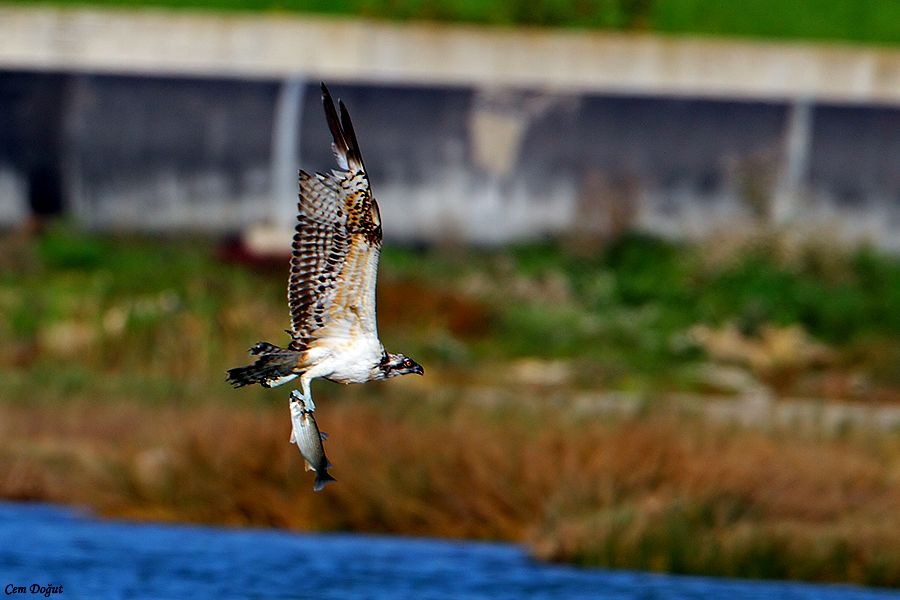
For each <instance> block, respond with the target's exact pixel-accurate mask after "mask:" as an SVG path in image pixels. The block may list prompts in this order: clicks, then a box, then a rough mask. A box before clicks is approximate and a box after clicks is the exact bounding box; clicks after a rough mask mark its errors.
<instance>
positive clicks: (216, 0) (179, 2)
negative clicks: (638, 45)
mask: <svg viewBox="0 0 900 600" xmlns="http://www.w3.org/2000/svg"><path fill="white" fill-rule="evenodd" d="M5 1H6V2H7V3H8V2H10V1H11V0H5ZM19 1H20V2H23V3H24V2H26V1H27V3H28V4H33V2H32V0H19ZM45 3H49V4H59V5H75V6H77V5H99V6H119V7H141V6H157V7H167V8H196V9H217V10H249V11H266V12H301V13H320V14H328V15H338V16H342V15H349V16H363V17H370V18H378V19H393V20H401V21H405V20H424V21H446V22H461V23H477V24H487V25H501V26H515V25H529V26H542V27H572V28H596V29H610V30H619V31H658V32H664V33H675V34H706V35H719V36H746V37H757V38H774V39H810V40H839V41H853V42H865V43H877V44H898V43H900V6H898V4H897V2H895V1H894V0H864V1H862V2H860V1H858V0H751V1H749V2H741V3H736V2H728V1H727V0H587V1H583V0H582V1H576V0H562V1H552V2H551V1H539V2H529V1H528V0H487V1H478V0H453V1H450V2H436V1H422V0H399V1H397V0H341V1H339V2H329V1H325V0H45Z"/></svg>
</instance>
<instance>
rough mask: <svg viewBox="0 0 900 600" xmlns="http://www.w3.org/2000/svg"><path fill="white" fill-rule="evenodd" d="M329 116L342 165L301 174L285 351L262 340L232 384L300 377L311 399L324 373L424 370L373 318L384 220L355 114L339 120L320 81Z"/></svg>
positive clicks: (337, 376) (366, 375)
mask: <svg viewBox="0 0 900 600" xmlns="http://www.w3.org/2000/svg"><path fill="white" fill-rule="evenodd" d="M322 104H323V105H324V107H325V118H326V120H327V121H328V127H329V129H330V130H331V135H332V137H333V138H334V143H333V144H332V145H331V148H332V150H333V152H334V157H335V159H336V160H337V164H338V168H337V169H333V170H332V171H331V173H327V174H326V173H316V174H315V175H310V174H309V173H307V172H305V171H302V170H301V171H300V200H299V202H298V215H297V227H296V233H295V234H294V241H293V246H292V253H291V273H290V277H289V280H288V294H287V296H288V306H289V308H290V313H291V329H290V330H288V333H289V334H290V336H291V341H290V344H289V345H288V347H287V348H280V347H278V346H275V345H274V344H270V343H268V342H259V343H258V344H256V345H255V346H253V347H252V348H250V350H249V352H250V354H251V355H253V356H256V357H257V359H256V362H254V363H253V364H252V365H249V366H246V367H239V368H236V369H231V370H229V371H228V381H229V382H230V383H231V384H232V385H233V386H234V387H241V386H244V385H248V384H251V383H258V384H260V385H262V386H263V387H267V388H268V387H274V386H277V385H281V384H283V383H287V382H288V381H291V380H293V379H295V378H297V377H299V378H300V388H301V393H302V394H303V397H304V400H306V401H307V402H309V404H310V405H312V406H314V405H313V404H312V397H311V395H310V383H311V382H312V380H313V379H316V378H317V377H324V378H325V379H329V380H331V381H337V382H339V383H365V382H367V381H375V380H379V379H388V378H390V377H396V376H398V375H406V374H409V373H417V374H419V375H422V373H423V372H424V371H423V369H422V367H421V366H420V365H418V364H417V363H416V362H415V361H413V360H412V359H411V358H409V357H407V356H404V355H403V354H392V353H390V352H386V351H385V349H384V346H383V345H382V344H381V341H380V340H379V339H378V327H377V323H376V321H375V280H376V278H377V275H378V256H379V254H380V252H381V217H380V215H379V212H378V204H377V203H376V202H375V198H373V197H372V190H371V187H370V186H369V178H368V176H367V175H366V169H365V166H364V165H363V160H362V155H361V154H360V151H359V144H358V143H357V141H356V134H355V133H354V132H353V125H352V124H351V122H350V114H349V113H348V112H347V108H346V107H345V106H344V103H343V102H340V103H339V106H340V111H341V113H340V118H338V113H337V111H336V110H335V107H334V101H333V100H332V99H331V94H329V92H328V88H327V87H325V84H324V83H323V84H322Z"/></svg>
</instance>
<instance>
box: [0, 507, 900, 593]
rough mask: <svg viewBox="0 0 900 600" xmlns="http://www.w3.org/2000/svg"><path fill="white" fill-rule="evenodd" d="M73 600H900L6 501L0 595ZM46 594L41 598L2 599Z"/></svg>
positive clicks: (428, 543) (474, 549)
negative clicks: (15, 588) (12, 589)
mask: <svg viewBox="0 0 900 600" xmlns="http://www.w3.org/2000/svg"><path fill="white" fill-rule="evenodd" d="M34 583H37V584H40V585H44V586H47V585H54V586H60V585H61V586H62V593H61V594H56V595H53V596H51V597H52V598H56V599H65V600H70V599H73V598H89V599H95V598H129V599H132V598H154V599H156V598H159V599H177V598H192V599H193V598H198V599H199V598H342V599H343V598H372V599H382V598H384V599H387V598H416V599H430V598H435V599H437V598H485V599H490V600H504V599H513V598H516V599H518V598H565V599H573V600H575V599H581V598H592V599H593V598H597V599H606V598H624V599H634V600H652V599H657V598H660V599H662V598H666V599H689V598H690V599H699V598H727V599H728V600H741V599H745V598H786V599H797V600H801V599H804V600H805V599H813V598H815V599H823V600H838V599H840V600H863V599H866V600H868V599H876V598H878V599H884V598H900V594H898V593H896V592H890V591H886V590H871V589H865V588H858V587H851V586H822V585H805V584H797V583H778V582H753V581H740V580H730V579H715V578H706V577H676V576H667V575H654V574H648V573H636V572H628V571H604V570H600V569H578V568H572V567H565V566H559V565H547V564H542V563H538V562H535V561H533V560H530V559H529V558H528V557H527V556H526V554H525V553H523V551H522V550H521V549H520V548H518V547H516V546H512V545H508V544H486V543H472V542H448V541H441V540H432V539H412V538H402V537H387V536H364V535H309V534H296V533H286V532H280V531H271V530H257V529H225V528H217V527H195V526H183V525H148V524H134V523H125V522H120V521H100V520H97V519H95V518H92V517H91V516H89V515H87V514H84V513H79V512H77V511H73V510H70V509H65V508H59V507H55V506H47V505H36V504H15V503H0V592H2V591H3V590H6V587H5V586H7V585H10V584H12V585H21V586H26V587H30V586H31V585H32V584H34ZM3 597H9V598H15V597H19V598H40V597H42V596H41V595H39V594H36V595H31V594H25V595H4V596H3Z"/></svg>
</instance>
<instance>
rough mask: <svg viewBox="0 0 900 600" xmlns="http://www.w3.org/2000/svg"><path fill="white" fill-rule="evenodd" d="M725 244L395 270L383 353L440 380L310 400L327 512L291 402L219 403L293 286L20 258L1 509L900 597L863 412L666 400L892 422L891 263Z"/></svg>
mask: <svg viewBox="0 0 900 600" xmlns="http://www.w3.org/2000/svg"><path fill="white" fill-rule="evenodd" d="M730 233H731V235H730V236H729V238H728V239H727V240H717V239H712V240H708V241H706V242H702V243H699V244H684V243H675V242H671V241H666V240H663V239H660V238H656V237H651V236H647V235H640V234H625V235H623V236H621V237H619V238H618V239H616V240H614V241H610V242H607V243H604V244H599V243H597V242H592V241H585V240H576V239H567V240H558V241H554V242H545V243H532V244H521V245H517V246H513V247H511V248H507V249H468V248H462V247H458V246H453V245H446V246H438V247H432V248H427V249H414V248H401V247H397V246H388V247H386V248H385V251H384V255H383V260H382V271H381V277H380V280H379V291H378V302H379V306H378V315H379V328H380V333H381V337H382V339H383V341H384V342H385V345H386V346H387V347H388V348H389V349H392V350H395V351H403V352H404V353H407V354H409V355H411V356H413V357H414V358H415V359H416V360H418V361H419V362H421V363H422V364H424V365H425V368H426V376H425V377H422V378H418V377H416V378H399V379H397V380H393V381H390V382H381V383H372V384H367V385H365V386H338V385H334V384H329V383H327V382H316V384H315V386H314V388H315V389H314V394H315V398H316V401H317V406H318V412H317V420H318V422H319V425H320V426H321V427H322V429H323V430H325V431H328V432H329V433H330V434H331V437H330V438H329V441H328V442H327V450H328V454H329V458H330V459H331V460H332V462H333V463H334V464H335V468H334V470H333V474H334V475H335V477H337V478H338V480H339V483H337V484H335V485H333V486H329V487H328V488H327V489H326V491H325V492H323V493H322V494H313V493H312V491H311V487H312V479H311V477H310V475H309V474H308V473H304V471H303V466H302V461H301V460H300V457H299V453H297V452H296V450H294V449H292V448H291V447H290V446H289V444H288V435H289V428H290V423H289V419H288V411H287V407H286V406H285V400H286V396H287V391H286V390H283V389H275V390H264V389H261V388H258V387H254V388H243V389H241V390H232V389H231V388H230V387H229V386H228V385H227V383H225V381H224V372H225V370H226V369H227V368H229V367H231V366H235V365H237V364H242V363H243V362H244V361H245V360H248V357H247V356H246V353H245V352H246V348H248V347H249V346H251V345H252V344H253V343H255V342H256V341H258V340H269V341H272V342H276V343H284V342H285V341H286V336H285V334H284V333H283V329H284V327H285V326H286V325H287V323H288V316H287V307H286V301H285V298H284V294H285V278H286V275H287V260H286V257H278V258H275V259H272V260H271V261H256V262H253V263H252V264H239V263H235V262H233V261H231V260H223V258H224V257H226V256H232V257H234V256H236V254H234V253H233V252H232V251H231V250H229V247H228V246H227V245H222V244H220V243H219V242H218V241H216V240H210V239H204V238H184V237H171V238H165V239H162V240H160V239H149V238H141V237H133V236H131V237H125V236H115V235H93V234H86V233H81V232H78V231H76V230H74V229H71V228H68V227H65V226H62V227H55V228H51V229H50V230H48V231H47V232H46V233H44V234H43V235H41V236H38V237H29V236H26V235H20V234H8V235H5V236H3V237H2V238H0V315H2V319H0V340H2V341H3V343H2V344H0V440H2V442H0V497H3V498H15V499H40V500H49V501H56V502H71V503H80V504H85V505H89V506H92V507H94V508H96V509H97V510H99V511H101V512H102V513H104V514H108V515H117V516H126V517H133V518H146V519H172V520H191V521H198V522H211V523H232V524H252V525H264V526H279V527H292V528H297V529H320V530H336V529H340V530H354V531H381V532H394V533H409V534H428V535H443V536H453V537H477V538H489V539H508V540H519V541H526V542H527V543H529V544H530V545H531V547H532V549H533V551H534V553H535V554H536V555H537V556H540V557H542V558H546V559H550V560H565V561H571V562H577V563H582V564H591V565H593V564H602V565H610V566H616V567H629V568H646V569H655V570H666V571H673V572H684V573H708V574H725V575H733V576H748V577H791V578H801V579H813V580H829V581H856V582H863V583H869V584H877V585H891V586H900V551H898V548H900V537H898V535H900V522H898V521H897V518H898V513H897V511H896V507H897V506H898V505H900V480H898V478H897V477H896V474H897V473H898V469H900V444H898V439H900V438H898V436H897V435H896V433H897V432H896V431H895V430H891V429H890V428H885V427H884V426H883V425H878V424H875V425H873V424H872V423H869V422H868V421H866V420H865V419H853V418H851V417H852V413H850V412H848V413H847V414H848V415H849V416H848V417H847V418H846V419H845V420H838V421H836V422H835V423H832V424H831V425H828V426H825V425H823V424H822V423H820V422H819V421H815V420H814V419H813V422H806V421H804V420H803V419H800V418H798V419H795V420H790V421H789V422H786V421H771V422H770V421H766V420H765V419H763V420H757V421H752V420H751V421H749V422H745V421H743V420H742V419H741V418H740V417H741V415H740V413H735V415H736V418H735V419H734V420H725V421H722V420H715V419H713V418H711V417H710V418H706V416H709V415H706V416H705V413H704V412H703V410H702V408H701V409H698V410H692V411H681V410H680V409H677V408H676V407H677V406H680V405H678V404H677V403H676V402H674V400H673V397H674V395H673V393H677V394H681V395H689V396H690V397H691V398H695V399H697V401H698V402H700V403H701V404H700V406H703V403H705V404H706V405H716V406H718V407H721V405H722V403H726V402H730V401H731V400H729V398H733V399H735V402H736V403H737V404H738V405H739V404H740V402H741V400H740V398H742V396H743V395H745V394H748V393H749V392H748V391H747V390H746V389H742V388H741V386H740V385H737V386H732V387H729V385H728V384H722V383H721V382H720V381H718V380H710V379H708V378H706V375H705V374H708V373H709V372H710V369H723V370H725V371H726V372H728V373H733V372H738V373H740V374H741V377H742V378H743V380H744V381H750V382H752V384H751V385H752V387H753V389H760V388H761V389H766V390H769V392H768V393H770V394H771V397H772V398H774V399H775V400H774V401H775V402H776V403H778V402H784V403H785V404H786V405H787V404H790V402H791V400H790V398H791V397H794V396H802V397H806V398H813V399H822V400H825V401H828V402H829V403H830V404H829V405H839V406H847V407H850V408H853V407H859V406H865V407H872V408H873V409H878V410H881V409H887V410H889V409H891V408H892V407H893V406H896V404H894V403H896V402H898V401H900V392H898V390H900V373H898V369H897V367H896V365H897V364H900V317H898V314H897V312H896V311H895V310H892V307H896V306H898V305H900V260H898V259H897V258H896V257H891V256H886V255H882V254H879V253H877V252H875V251H873V250H871V249H865V248H861V249H842V248H841V247H840V246H839V245H838V244H836V243H834V242H833V241H830V240H828V239H827V238H825V237H822V236H820V237H819V238H818V239H803V238H795V237H792V236H790V235H788V234H787V233H784V232H774V231H768V230H766V231H761V232H751V233H750V234H747V235H743V236H742V235H738V234H737V233H736V232H730ZM822 240H824V241H822ZM623 398H624V399H625V400H622V399H623ZM842 400H843V401H849V402H844V403H840V401H842ZM738 408H740V406H738ZM751 408H752V407H751Z"/></svg>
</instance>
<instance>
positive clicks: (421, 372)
mask: <svg viewBox="0 0 900 600" xmlns="http://www.w3.org/2000/svg"><path fill="white" fill-rule="evenodd" d="M410 373H415V374H416V375H424V374H425V369H423V368H422V365H420V364H419V363H413V368H412V371H410Z"/></svg>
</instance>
